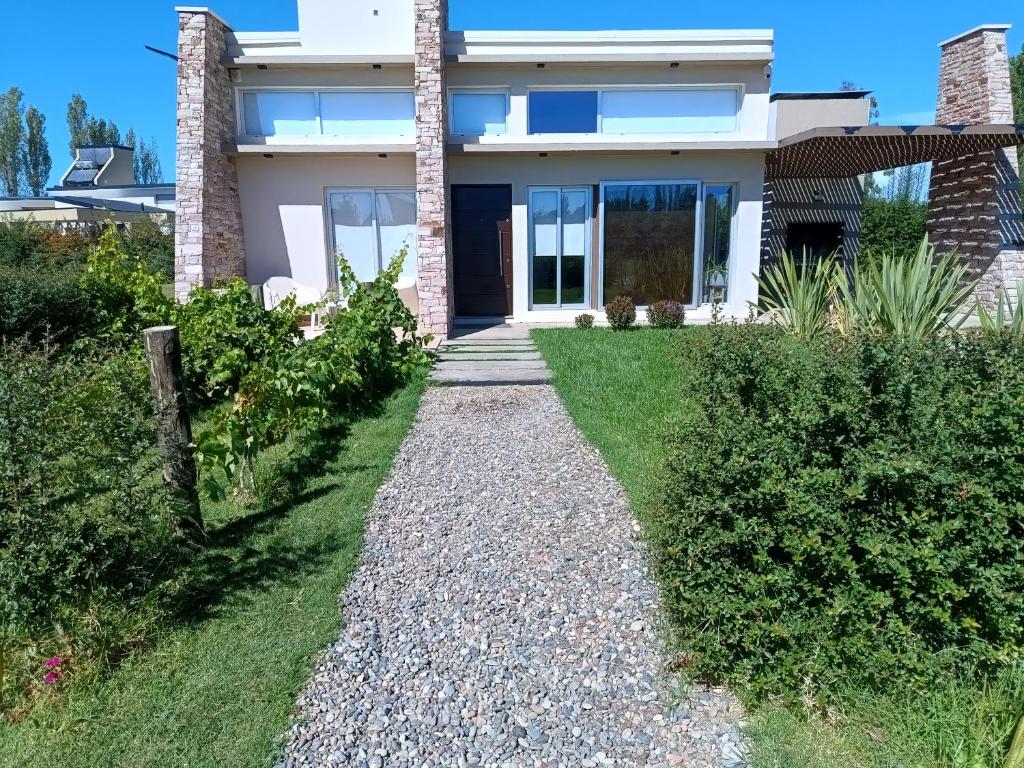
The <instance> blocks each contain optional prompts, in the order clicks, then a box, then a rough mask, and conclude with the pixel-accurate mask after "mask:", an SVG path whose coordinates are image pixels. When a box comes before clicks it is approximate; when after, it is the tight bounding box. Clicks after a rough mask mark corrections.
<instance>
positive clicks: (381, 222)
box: [327, 189, 417, 283]
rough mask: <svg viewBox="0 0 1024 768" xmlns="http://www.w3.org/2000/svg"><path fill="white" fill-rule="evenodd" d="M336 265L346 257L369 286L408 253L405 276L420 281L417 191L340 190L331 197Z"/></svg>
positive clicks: (403, 270) (357, 274)
mask: <svg viewBox="0 0 1024 768" xmlns="http://www.w3.org/2000/svg"><path fill="white" fill-rule="evenodd" d="M327 204H328V210H329V211H330V217H331V225H330V226H331V230H330V234H331V237H330V241H331V248H332V254H331V259H332V261H333V260H334V259H335V258H336V257H337V256H339V255H340V256H344V257H345V259H346V260H347V261H348V263H349V266H351V267H352V270H353V271H354V272H355V273H356V278H357V279H358V280H359V282H361V283H368V282H370V281H372V280H373V279H374V278H375V277H377V273H378V272H380V271H381V270H382V269H385V268H386V267H387V266H388V264H390V263H391V260H392V259H393V258H394V257H395V255H396V254H397V253H398V252H399V251H401V250H402V249H403V248H405V249H406V256H405V261H403V262H402V274H403V275H405V276H407V277H413V278H415V277H416V273H417V269H416V266H417V265H416V190H414V189H336V190H329V191H328V193H327Z"/></svg>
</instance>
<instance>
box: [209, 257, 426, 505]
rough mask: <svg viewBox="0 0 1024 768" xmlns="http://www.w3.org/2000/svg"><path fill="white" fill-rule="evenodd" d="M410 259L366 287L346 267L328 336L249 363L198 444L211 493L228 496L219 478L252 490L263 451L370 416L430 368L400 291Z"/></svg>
mask: <svg viewBox="0 0 1024 768" xmlns="http://www.w3.org/2000/svg"><path fill="white" fill-rule="evenodd" d="M405 255H406V254H405V251H404V250H403V251H402V252H401V253H399V254H398V255H397V256H396V257H395V259H394V260H393V261H392V262H391V264H390V266H389V267H388V268H387V269H385V270H383V271H382V272H381V273H380V274H378V276H377V277H376V278H375V279H374V280H373V282H371V283H365V284H362V283H358V282H357V281H356V278H355V275H354V273H353V272H352V270H351V269H350V268H349V266H348V265H347V264H346V263H344V262H342V263H341V264H340V265H339V266H340V273H341V289H342V297H341V298H342V302H341V303H342V308H341V309H340V310H339V311H338V313H337V314H336V315H334V316H333V317H331V318H330V319H329V321H328V323H327V328H326V330H325V331H324V333H323V334H322V335H320V336H318V337H317V338H315V339H311V340H309V341H306V342H303V343H302V344H298V345H293V344H288V345H283V346H281V347H279V348H278V349H277V350H276V352H272V353H271V354H268V355H267V356H266V357H265V358H264V359H262V360H259V361H253V362H252V364H251V365H250V366H249V368H248V371H247V372H246V374H245V376H244V377H243V378H242V380H241V382H240V383H239V385H238V391H237V392H236V393H235V396H234V402H233V406H232V407H231V408H230V409H226V410H224V411H222V412H221V413H220V414H219V416H218V417H217V418H216V419H215V420H214V421H213V423H212V424H211V426H210V428H209V429H207V430H205V431H204V432H203V433H202V434H200V435H199V438H198V440H197V444H198V446H199V450H198V455H199V459H200V462H201V464H202V466H203V467H204V472H203V478H204V485H205V487H206V489H207V491H208V492H209V493H211V494H212V495H213V496H215V497H219V496H222V495H223V494H224V493H225V491H226V488H225V487H224V485H223V484H222V482H221V477H224V478H226V480H227V481H228V482H230V483H232V484H235V485H237V486H238V487H239V488H240V489H241V490H243V491H246V492H250V493H251V492H253V491H254V485H255V482H256V478H254V477H253V474H252V467H253V464H254V461H255V458H256V456H257V455H258V454H259V453H260V451H262V450H263V449H264V448H267V447H269V446H271V445H274V444H276V443H279V442H281V441H282V440H283V439H284V438H285V437H286V436H287V435H288V434H289V433H291V432H293V431H296V430H299V429H309V428H312V427H315V426H317V425H319V424H322V423H324V421H325V420H327V419H328V418H329V417H330V418H339V417H340V418H345V417H352V416H358V415H360V414H363V413H366V412H367V411H368V410H371V409H373V408H374V407H375V406H376V405H377V404H378V403H379V402H380V401H381V399H382V398H383V397H384V396H386V395H387V394H389V393H390V392H391V391H392V390H393V389H394V388H395V387H397V386H398V385H400V384H402V383H404V382H405V381H408V379H409V378H410V377H411V376H412V375H413V373H415V372H416V371H418V370H421V369H423V368H425V367H426V366H427V364H428V358H427V356H426V353H425V352H424V351H423V344H424V342H425V341H427V340H428V338H424V337H420V336H418V335H417V333H416V318H415V317H414V316H413V314H412V313H411V312H410V311H409V309H408V307H406V306H405V304H404V303H403V302H402V300H401V298H400V297H399V295H398V291H397V290H395V282H396V281H397V279H398V276H399V275H400V274H401V268H402V260H403V259H404V258H405ZM260 311H262V310H260ZM396 331H397V332H396Z"/></svg>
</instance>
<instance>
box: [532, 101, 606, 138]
mask: <svg viewBox="0 0 1024 768" xmlns="http://www.w3.org/2000/svg"><path fill="white" fill-rule="evenodd" d="M529 118H530V133H597V91H533V92H532V93H531V94H530V96H529Z"/></svg>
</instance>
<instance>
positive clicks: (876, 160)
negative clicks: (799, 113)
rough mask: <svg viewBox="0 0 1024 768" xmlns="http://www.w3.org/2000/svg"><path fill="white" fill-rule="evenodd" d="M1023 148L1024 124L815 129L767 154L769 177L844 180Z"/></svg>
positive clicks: (781, 144)
mask: <svg viewBox="0 0 1024 768" xmlns="http://www.w3.org/2000/svg"><path fill="white" fill-rule="evenodd" d="M1020 145H1024V125H916V126H915V125H907V126H897V125H868V126H860V127H851V128H814V129H812V130H809V131H805V132H804V133H799V134H797V135H795V136H790V137H788V138H786V139H783V140H782V141H780V142H779V146H778V148H777V149H774V150H772V151H770V152H769V153H768V156H767V168H766V173H767V175H768V177H769V178H775V179H785V178H792V179H798V178H842V177H849V176H860V175H862V174H865V173H874V172H876V171H884V170H888V169H890V168H900V167H902V166H905V165H914V164H916V163H926V162H930V161H932V160H952V159H954V158H957V157H967V156H970V155H975V154H979V153H981V152H991V151H994V150H996V149H1002V148H1004V147H1015V146H1020Z"/></svg>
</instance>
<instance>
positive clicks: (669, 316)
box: [647, 301, 686, 328]
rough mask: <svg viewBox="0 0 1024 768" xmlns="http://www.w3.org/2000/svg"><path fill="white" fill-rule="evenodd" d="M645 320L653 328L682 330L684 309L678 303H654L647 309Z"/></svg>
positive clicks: (684, 315) (684, 319)
mask: <svg viewBox="0 0 1024 768" xmlns="http://www.w3.org/2000/svg"><path fill="white" fill-rule="evenodd" d="M647 319H648V320H649V321H650V323H651V325H652V326H654V327H655V328H682V327H683V324H684V323H685V322H686V308H685V307H684V306H683V305H682V304H680V303H679V302H678V301H656V302H654V303H653V304H651V306H650V307H648V308H647Z"/></svg>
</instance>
